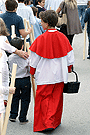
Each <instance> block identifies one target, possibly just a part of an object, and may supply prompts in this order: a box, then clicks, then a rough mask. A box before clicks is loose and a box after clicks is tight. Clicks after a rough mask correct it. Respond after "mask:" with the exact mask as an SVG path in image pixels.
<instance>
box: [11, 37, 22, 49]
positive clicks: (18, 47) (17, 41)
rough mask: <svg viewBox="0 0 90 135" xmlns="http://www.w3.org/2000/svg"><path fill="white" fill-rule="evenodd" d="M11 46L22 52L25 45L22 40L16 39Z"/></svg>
mask: <svg viewBox="0 0 90 135" xmlns="http://www.w3.org/2000/svg"><path fill="white" fill-rule="evenodd" d="M10 44H11V45H12V46H14V47H16V48H17V49H18V50H21V48H22V45H23V41H22V39H21V38H19V37H15V38H13V39H11V41H10Z"/></svg>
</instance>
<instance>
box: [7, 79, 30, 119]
mask: <svg viewBox="0 0 90 135" xmlns="http://www.w3.org/2000/svg"><path fill="white" fill-rule="evenodd" d="M15 87H16V90H15V94H14V95H13V99H12V105H11V112H10V118H13V119H16V117H17V116H18V111H19V101H20V99H21V107H20V108H21V109H20V114H19V120H20V121H25V120H26V116H27V112H28V108H29V103H30V98H31V82H30V77H25V78H17V79H16V80H15Z"/></svg>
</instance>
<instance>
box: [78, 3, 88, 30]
mask: <svg viewBox="0 0 90 135" xmlns="http://www.w3.org/2000/svg"><path fill="white" fill-rule="evenodd" d="M86 8H87V5H78V14H79V19H80V22H81V26H82V29H84V26H85V23H84V17H85V10H86Z"/></svg>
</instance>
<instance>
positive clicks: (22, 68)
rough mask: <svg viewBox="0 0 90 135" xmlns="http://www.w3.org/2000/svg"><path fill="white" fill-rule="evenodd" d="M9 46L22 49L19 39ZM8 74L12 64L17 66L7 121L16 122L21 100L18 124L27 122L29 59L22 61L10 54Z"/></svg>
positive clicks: (29, 84)
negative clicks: (14, 90)
mask: <svg viewBox="0 0 90 135" xmlns="http://www.w3.org/2000/svg"><path fill="white" fill-rule="evenodd" d="M10 43H11V45H12V46H14V47H16V48H17V49H18V50H21V49H23V42H22V40H21V39H20V38H17V37H16V38H14V39H12V40H11V42H10ZM8 63H9V69H10V73H11V71H12V65H13V63H16V64H17V71H16V80H15V87H16V92H15V95H14V96H13V99H12V105H11V112H10V118H9V120H10V121H12V122H15V121H16V118H17V116H18V109H19V100H20V99H21V109H20V114H19V121H20V124H25V123H27V122H28V120H27V119H26V117H27V112H28V108H29V103H30V97H31V82H30V73H29V72H30V59H29V58H28V59H26V60H24V59H23V58H21V57H19V56H18V55H16V54H11V55H10V56H9V59H8Z"/></svg>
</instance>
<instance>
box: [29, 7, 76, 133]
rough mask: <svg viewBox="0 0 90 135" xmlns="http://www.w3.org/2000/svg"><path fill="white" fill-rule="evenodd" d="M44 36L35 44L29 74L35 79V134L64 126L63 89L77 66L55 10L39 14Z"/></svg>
mask: <svg viewBox="0 0 90 135" xmlns="http://www.w3.org/2000/svg"><path fill="white" fill-rule="evenodd" d="M39 15H40V18H41V25H42V27H43V29H44V30H47V31H46V32H45V33H43V34H41V35H40V36H38V37H37V38H36V40H35V41H34V42H33V43H32V45H31V47H30V50H31V53H30V60H31V61H30V74H31V75H32V77H34V74H35V79H36V84H37V90H36V98H35V108H34V132H36V131H44V130H45V131H46V130H53V129H55V128H56V127H57V126H59V124H60V123H61V117H62V109H63V87H64V82H65V83H66V82H67V79H68V72H70V71H71V67H72V65H73V63H74V54H73V49H72V47H71V45H70V43H69V40H68V39H67V37H66V36H65V35H64V34H63V33H60V32H59V31H57V30H56V29H55V26H56V24H57V21H58V17H57V14H56V12H55V11H53V10H46V11H44V12H43V11H42V12H41V13H40V14H39Z"/></svg>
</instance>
